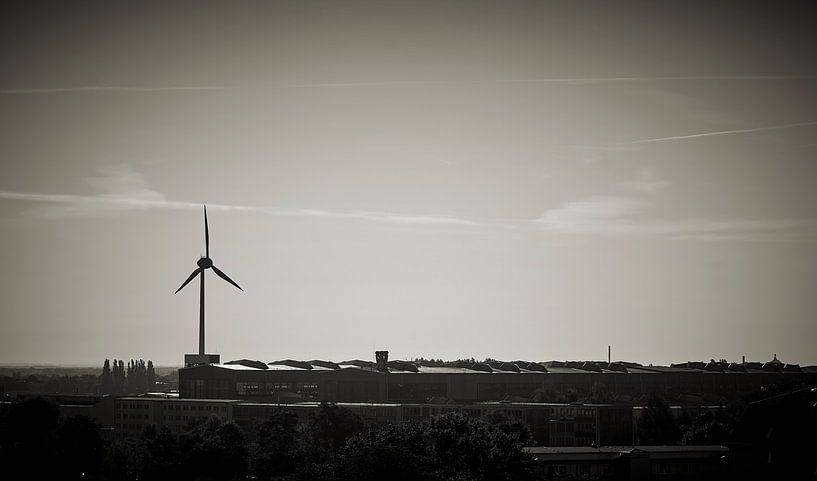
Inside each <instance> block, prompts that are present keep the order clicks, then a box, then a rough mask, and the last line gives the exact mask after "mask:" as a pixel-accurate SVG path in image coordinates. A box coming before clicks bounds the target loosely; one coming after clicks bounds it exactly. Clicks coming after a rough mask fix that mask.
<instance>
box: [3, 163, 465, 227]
mask: <svg viewBox="0 0 817 481" xmlns="http://www.w3.org/2000/svg"><path fill="white" fill-rule="evenodd" d="M86 180H87V182H88V183H89V184H90V185H91V187H92V188H93V189H94V190H95V191H96V192H97V193H96V194H94V195H70V194H50V193H41V192H14V191H9V190H0V199H7V200H17V201H28V202H37V203H43V204H50V205H48V206H47V207H45V208H39V209H36V210H34V212H35V213H36V214H38V215H41V216H44V217H47V218H62V217H74V216H94V215H104V214H107V213H112V212H119V211H123V210H135V209H176V210H178V209H181V210H191V209H195V210H198V209H201V208H202V204H203V203H200V202H186V201H176V200H170V199H167V198H166V197H165V196H164V195H163V194H161V193H159V192H157V191H155V190H152V189H151V188H150V185H149V183H148V181H147V179H146V178H145V176H144V175H143V174H141V173H139V172H136V171H134V170H133V169H132V168H131V167H130V166H128V165H124V164H120V165H112V166H106V167H104V168H103V169H101V171H100V173H99V174H98V175H95V176H93V177H89V178H88V179H86ZM207 208H208V209H209V210H221V211H242V212H258V213H264V214H269V215H276V216H281V217H324V218H334V219H354V220H362V221H373V222H388V223H400V224H417V225H457V226H477V225H480V223H479V222H477V221H474V220H470V219H463V218H458V217H449V216H440V215H407V214H397V213H392V212H377V211H329V210H320V209H282V208H278V207H270V206H252V205H235V204H212V203H207Z"/></svg>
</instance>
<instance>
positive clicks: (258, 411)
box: [113, 396, 633, 446]
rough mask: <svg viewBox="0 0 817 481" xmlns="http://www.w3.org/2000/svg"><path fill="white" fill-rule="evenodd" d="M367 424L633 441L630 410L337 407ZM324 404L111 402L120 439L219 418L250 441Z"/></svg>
mask: <svg viewBox="0 0 817 481" xmlns="http://www.w3.org/2000/svg"><path fill="white" fill-rule="evenodd" d="M337 405H338V406H340V407H343V408H346V409H348V410H350V411H351V412H353V413H355V414H356V415H358V416H359V417H360V419H361V420H362V421H363V422H365V423H367V424H375V425H384V424H387V423H401V422H408V421H421V420H425V419H430V418H431V417H434V416H439V415H441V414H446V413H451V412H461V413H463V414H465V415H467V416H470V417H474V418H483V419H484V418H487V417H488V416H490V415H492V414H499V415H501V416H502V417H504V418H505V419H507V420H513V421H519V422H520V423H522V424H525V425H526V426H527V427H528V428H529V429H530V431H531V434H532V436H533V439H534V441H535V442H536V443H537V444H542V445H545V446H599V445H607V444H627V443H630V442H631V440H632V435H633V432H632V427H633V417H632V407H631V406H627V405H613V404H578V403H575V404H551V403H505V402H503V403H500V402H486V403H474V404H439V403H420V404H411V403H338V404H337ZM319 408H320V403H317V402H305V403H290V404H274V403H258V402H245V401H239V400H227V399H179V398H173V397H144V396H138V397H137V396H134V397H121V398H116V399H114V402H113V427H114V430H115V433H116V436H117V437H119V438H127V437H138V436H141V435H142V433H143V431H144V429H145V428H147V427H148V426H153V427H156V428H169V429H170V430H171V431H176V432H180V431H182V430H183V429H184V428H185V427H186V426H188V424H189V423H190V422H193V421H197V420H205V419H207V418H209V417H211V416H215V417H217V418H219V419H220V420H222V421H225V422H226V421H233V422H235V423H236V424H238V426H239V427H241V428H242V430H243V431H244V432H245V433H246V434H247V435H248V436H250V437H252V436H253V435H254V433H255V427H256V426H257V425H258V424H260V423H262V422H264V421H265V420H267V419H269V417H270V415H271V414H272V413H274V412H276V411H285V412H290V413H293V414H296V415H297V416H298V418H299V420H300V421H301V422H306V421H307V420H308V419H309V418H310V416H312V415H313V414H314V413H316V412H317V410H318V409H319Z"/></svg>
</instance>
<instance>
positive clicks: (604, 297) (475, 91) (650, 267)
mask: <svg viewBox="0 0 817 481" xmlns="http://www.w3.org/2000/svg"><path fill="white" fill-rule="evenodd" d="M19 3H20V4H19V5H13V6H9V5H6V6H4V7H0V8H2V10H0V45H3V47H2V48H0V265H2V266H3V270H4V275H3V277H2V280H0V363H39V364H43V363H52V364H90V365H96V364H99V365H101V363H102V361H103V359H104V358H125V359H130V358H142V359H152V360H153V361H154V362H155V363H158V364H161V365H177V364H181V363H182V361H183V355H184V354H185V353H194V352H196V351H197V346H198V292H197V291H198V288H197V287H198V286H197V282H198V281H196V282H195V283H191V285H189V286H188V287H186V288H185V289H184V290H182V291H181V292H179V293H178V294H175V295H174V293H173V292H174V291H175V290H176V289H177V288H178V287H179V285H181V283H182V282H183V281H184V280H185V279H186V278H187V276H188V275H189V274H190V272H191V271H193V269H195V268H196V261H197V260H198V258H199V256H200V255H202V254H203V253H204V235H203V219H202V211H201V209H202V207H201V206H202V204H205V203H206V204H207V205H208V214H209V221H210V242H211V245H210V253H211V257H212V259H213V261H214V262H215V265H216V266H218V267H219V268H220V269H222V270H223V271H224V272H225V273H226V274H227V275H229V276H230V277H231V278H232V279H234V280H235V281H236V282H237V283H239V284H240V285H241V286H242V288H244V292H241V291H238V290H237V289H235V288H234V287H232V286H230V285H229V284H227V283H225V282H223V281H222V280H220V279H218V278H217V277H216V276H215V275H214V274H213V272H212V271H209V272H207V275H208V278H207V283H206V285H207V351H208V352H214V353H220V354H221V356H222V360H229V359H240V358H248V359H258V360H262V361H265V362H269V361H274V360H280V359H288V358H291V359H329V360H335V361H342V360H348V359H371V358H372V357H373V355H374V354H373V353H374V351H375V350H376V349H384V350H388V351H390V353H391V354H390V356H391V358H399V359H412V358H416V357H421V356H422V357H426V358H443V359H457V358H470V357H475V358H478V359H482V358H486V357H491V358H496V359H501V360H517V359H522V360H537V361H545V360H584V359H597V360H601V359H606V356H607V346H608V345H610V346H612V358H613V359H614V360H627V361H634V362H641V363H644V364H647V363H654V364H669V363H672V362H685V361H688V360H709V359H713V358H714V359H720V358H725V359H728V360H731V361H739V360H740V359H741V356H746V359H747V360H758V361H765V360H769V359H771V358H772V356H773V355H775V354H776V355H777V356H778V357H779V358H780V359H781V360H783V361H784V362H793V363H800V364H801V365H810V364H817V350H815V349H814V345H815V340H817V255H815V254H817V188H816V187H817V15H815V14H814V12H813V11H812V9H811V8H812V7H811V6H810V5H809V4H808V3H802V4H801V3H796V2H786V3H785V4H776V3H774V2H757V3H755V2H747V1H735V2H717V1H713V2H688V1H684V2H670V1H667V2H652V1H647V2H632V1H623V2H582V1H573V0H571V1H565V2H557V1H548V2H518V1H503V2H487V1H472V2H463V1H448V0H442V1H434V2H422V1H412V2H391V1H378V2H361V1H344V2H338V1H326V2H313V1H293V2H283V1H278V2H211V3H208V4H206V5H205V4H202V3H199V2H196V3H195V4H192V3H184V2H172V5H171V4H168V2H159V3H150V2H133V3H128V2H114V3H111V2H100V3H95V2H66V3H64V4H61V5H53V4H49V3H37V2H19ZM23 3H24V5H23Z"/></svg>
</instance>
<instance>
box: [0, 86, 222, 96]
mask: <svg viewBox="0 0 817 481" xmlns="http://www.w3.org/2000/svg"><path fill="white" fill-rule="evenodd" d="M234 88H236V87H228V86H215V85H187V86H179V87H139V86H116V85H110V86H102V85H86V86H79V87H49V88H19V89H1V90H0V95H38V94H43V95H47V94H70V93H83V92H86V93H97V92H98V93H104V92H184V91H192V92H196V91H213V90H231V89H234Z"/></svg>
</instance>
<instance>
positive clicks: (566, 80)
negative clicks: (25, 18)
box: [0, 75, 817, 95]
mask: <svg viewBox="0 0 817 481" xmlns="http://www.w3.org/2000/svg"><path fill="white" fill-rule="evenodd" d="M787 80H817V76H791V75H711V76H663V77H662V76H656V77H649V76H647V77H554V78H496V79H462V80H383V81H370V82H367V81H363V82H304V83H291V84H266V85H180V86H138V85H84V86H56V87H43V88H6V89H0V95H48V94H70V93H95V92H98V93H105V92H113V93H116V92H122V93H127V92H134V93H139V92H174V91H179V92H184V91H189V92H196V91H201V92H207V91H220V90H264V89H273V90H274V89H299V88H339V89H344V88H362V87H399V86H413V85H462V84H564V85H591V84H600V83H635V82H686V81H690V82H700V81H723V82H729V81H787Z"/></svg>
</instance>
